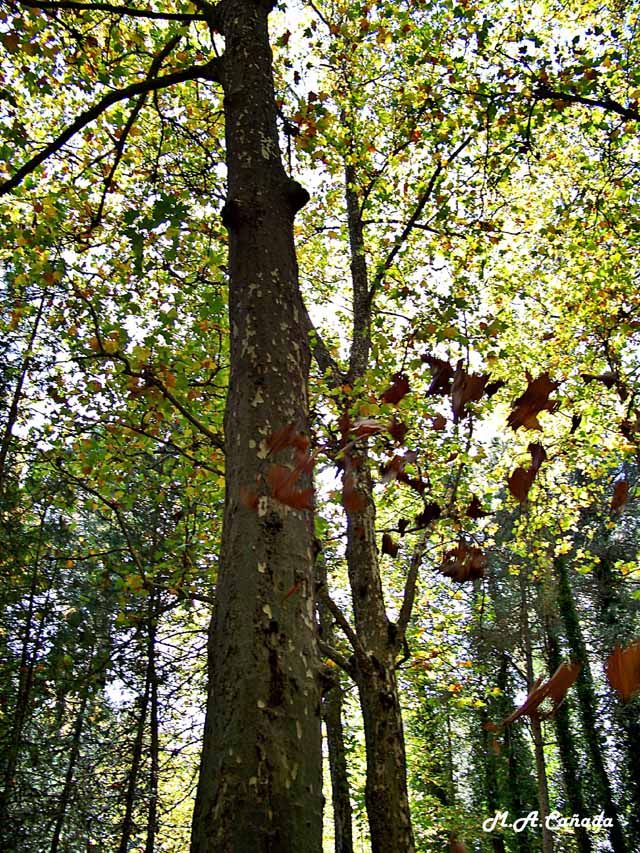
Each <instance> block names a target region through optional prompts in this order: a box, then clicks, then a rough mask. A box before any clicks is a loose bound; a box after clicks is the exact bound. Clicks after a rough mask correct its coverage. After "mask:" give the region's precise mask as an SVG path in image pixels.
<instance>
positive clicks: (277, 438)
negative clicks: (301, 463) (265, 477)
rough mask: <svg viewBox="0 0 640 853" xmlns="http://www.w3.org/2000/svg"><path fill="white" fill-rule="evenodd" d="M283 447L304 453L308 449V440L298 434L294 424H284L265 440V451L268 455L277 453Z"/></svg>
mask: <svg viewBox="0 0 640 853" xmlns="http://www.w3.org/2000/svg"><path fill="white" fill-rule="evenodd" d="M285 447H295V448H296V450H299V451H301V452H304V451H306V450H307V448H308V447H309V439H308V438H307V436H306V435H303V434H302V433H301V432H298V430H297V429H296V425H295V424H285V426H283V427H280V429H278V430H276V431H275V432H274V433H272V434H271V436H270V437H269V439H268V440H267V450H268V452H269V453H277V452H278V451H279V450H284V448H285Z"/></svg>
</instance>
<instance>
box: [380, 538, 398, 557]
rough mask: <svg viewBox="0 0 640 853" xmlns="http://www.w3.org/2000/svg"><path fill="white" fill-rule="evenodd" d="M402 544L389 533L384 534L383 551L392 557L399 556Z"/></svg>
mask: <svg viewBox="0 0 640 853" xmlns="http://www.w3.org/2000/svg"><path fill="white" fill-rule="evenodd" d="M399 547H400V546H399V545H398V543H397V542H396V541H395V540H394V539H393V537H392V536H391V535H390V534H389V533H383V534H382V553H383V554H388V555H389V556H390V557H397V556H398V548H399Z"/></svg>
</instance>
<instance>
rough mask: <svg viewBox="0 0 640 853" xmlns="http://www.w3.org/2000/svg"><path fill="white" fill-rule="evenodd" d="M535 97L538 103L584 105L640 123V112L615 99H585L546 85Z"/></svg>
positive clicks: (542, 84)
mask: <svg viewBox="0 0 640 853" xmlns="http://www.w3.org/2000/svg"><path fill="white" fill-rule="evenodd" d="M533 97H534V98H535V99H536V100H538V101H543V100H544V101H561V102H562V103H565V104H582V105H583V106H585V107H590V108H592V109H600V110H605V111H606V112H609V113H616V114H617V115H619V116H622V118H625V119H627V120H629V121H640V110H637V109H633V108H632V107H624V106H623V105H622V104H619V103H618V102H617V101H614V100H613V98H609V97H605V98H585V97H583V96H582V95H572V94H571V93H570V92H560V91H557V90H556V89H552V88H551V87H550V86H547V85H546V83H541V84H540V85H539V86H538V88H537V89H536V90H535V92H534V93H533Z"/></svg>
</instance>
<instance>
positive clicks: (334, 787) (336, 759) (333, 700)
mask: <svg viewBox="0 0 640 853" xmlns="http://www.w3.org/2000/svg"><path fill="white" fill-rule="evenodd" d="M322 713H323V717H324V722H325V726H326V727H327V746H328V749H329V770H330V773H331V802H332V804H333V826H334V841H335V853H353V832H352V813H351V799H350V789H349V772H348V770H347V751H346V748H345V743H344V731H343V728H342V692H341V687H340V685H339V684H337V685H336V686H335V687H332V688H331V689H330V690H329V691H328V692H327V693H326V695H325V697H324V699H323V703H322Z"/></svg>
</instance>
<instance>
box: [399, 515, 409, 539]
mask: <svg viewBox="0 0 640 853" xmlns="http://www.w3.org/2000/svg"><path fill="white" fill-rule="evenodd" d="M407 527H409V519H408V518H400V519H398V533H399V534H400V536H404V534H405V531H406V529H407Z"/></svg>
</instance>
